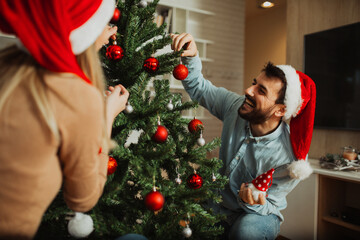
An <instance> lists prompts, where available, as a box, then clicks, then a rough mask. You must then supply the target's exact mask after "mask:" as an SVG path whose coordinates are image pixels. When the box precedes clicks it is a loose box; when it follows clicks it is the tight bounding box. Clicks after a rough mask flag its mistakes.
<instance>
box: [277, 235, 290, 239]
mask: <svg viewBox="0 0 360 240" xmlns="http://www.w3.org/2000/svg"><path fill="white" fill-rule="evenodd" d="M276 240H290V239H288V238H286V237H283V236H281V235H279V236H278V237H277V238H276Z"/></svg>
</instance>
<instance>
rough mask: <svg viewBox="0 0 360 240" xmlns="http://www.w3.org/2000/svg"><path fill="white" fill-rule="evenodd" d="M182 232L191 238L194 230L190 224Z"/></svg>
mask: <svg viewBox="0 0 360 240" xmlns="http://www.w3.org/2000/svg"><path fill="white" fill-rule="evenodd" d="M182 234H183V235H184V237H186V238H189V237H191V235H192V231H191V228H189V226H186V228H184V229H183V231H182Z"/></svg>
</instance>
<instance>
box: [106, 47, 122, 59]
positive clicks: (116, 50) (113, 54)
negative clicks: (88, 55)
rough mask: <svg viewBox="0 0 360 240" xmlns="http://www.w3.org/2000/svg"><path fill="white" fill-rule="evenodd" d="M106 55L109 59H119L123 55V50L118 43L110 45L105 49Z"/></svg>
mask: <svg viewBox="0 0 360 240" xmlns="http://www.w3.org/2000/svg"><path fill="white" fill-rule="evenodd" d="M106 57H107V58H108V59H110V60H114V61H119V60H121V59H122V58H123V57H124V50H123V49H122V48H121V47H120V46H118V45H110V46H109V47H108V48H107V49H106Z"/></svg>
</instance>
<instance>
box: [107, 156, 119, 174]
mask: <svg viewBox="0 0 360 240" xmlns="http://www.w3.org/2000/svg"><path fill="white" fill-rule="evenodd" d="M117 166H118V164H117V162H116V160H115V158H113V157H110V156H109V161H108V172H107V175H111V174H113V173H114V172H115V171H116V168H117Z"/></svg>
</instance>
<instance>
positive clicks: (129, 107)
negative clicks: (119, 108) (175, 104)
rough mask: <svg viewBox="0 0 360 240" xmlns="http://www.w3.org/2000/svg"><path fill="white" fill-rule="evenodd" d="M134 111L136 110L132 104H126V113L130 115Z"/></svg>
mask: <svg viewBox="0 0 360 240" xmlns="http://www.w3.org/2000/svg"><path fill="white" fill-rule="evenodd" d="M133 111H134V108H133V107H132V106H131V105H130V104H126V107H125V113H126V114H130V113H132V112H133Z"/></svg>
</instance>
